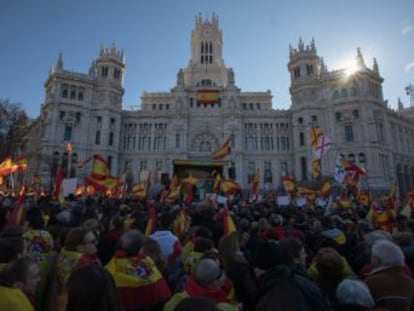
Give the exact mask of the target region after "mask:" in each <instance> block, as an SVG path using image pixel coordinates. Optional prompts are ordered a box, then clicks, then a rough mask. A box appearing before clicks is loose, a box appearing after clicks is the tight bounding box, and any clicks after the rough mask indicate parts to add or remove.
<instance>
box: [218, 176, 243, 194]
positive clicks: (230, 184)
mask: <svg viewBox="0 0 414 311" xmlns="http://www.w3.org/2000/svg"><path fill="white" fill-rule="evenodd" d="M221 190H223V192H224V193H225V194H231V193H233V192H236V191H242V188H241V186H240V184H239V183H238V182H237V181H235V180H233V179H225V180H223V181H222V183H221Z"/></svg>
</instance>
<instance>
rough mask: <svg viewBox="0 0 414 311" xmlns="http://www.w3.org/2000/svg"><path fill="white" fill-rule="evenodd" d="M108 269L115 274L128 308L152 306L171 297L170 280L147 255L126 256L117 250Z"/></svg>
mask: <svg viewBox="0 0 414 311" xmlns="http://www.w3.org/2000/svg"><path fill="white" fill-rule="evenodd" d="M105 269H106V270H108V271H109V272H110V273H111V275H112V276H113V278H114V281H115V285H116V288H117V289H118V293H119V296H120V300H121V301H122V305H123V309H124V310H144V309H148V308H149V307H150V306H154V305H155V304H157V303H160V302H161V301H167V300H168V299H169V298H170V297H171V291H170V289H169V287H168V284H167V282H166V280H165V279H164V278H163V276H162V274H161V272H160V271H159V270H158V269H157V266H156V265H155V263H154V261H153V260H152V259H151V258H150V257H149V256H147V255H144V254H139V255H136V256H133V257H126V256H123V255H122V254H119V253H115V256H114V257H113V258H112V259H111V261H110V262H109V263H108V264H107V265H106V266H105ZM137 288H139V289H138V293H139V294H138V295H137Z"/></svg>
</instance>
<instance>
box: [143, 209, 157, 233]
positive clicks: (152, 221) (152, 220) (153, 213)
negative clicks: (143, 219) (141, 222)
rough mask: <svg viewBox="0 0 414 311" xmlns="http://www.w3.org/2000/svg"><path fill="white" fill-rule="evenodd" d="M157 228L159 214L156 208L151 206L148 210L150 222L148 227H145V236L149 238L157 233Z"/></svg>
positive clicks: (148, 221)
mask: <svg viewBox="0 0 414 311" xmlns="http://www.w3.org/2000/svg"><path fill="white" fill-rule="evenodd" d="M156 226H157V212H156V210H155V206H150V207H149V208H148V220H147V226H146V227H145V236H149V235H150V234H152V233H153V232H154V231H155V228H156Z"/></svg>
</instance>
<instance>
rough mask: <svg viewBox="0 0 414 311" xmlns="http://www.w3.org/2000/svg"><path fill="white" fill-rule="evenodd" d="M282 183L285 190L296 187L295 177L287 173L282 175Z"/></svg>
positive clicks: (290, 190) (289, 190)
mask: <svg viewBox="0 0 414 311" xmlns="http://www.w3.org/2000/svg"><path fill="white" fill-rule="evenodd" d="M282 185H283V188H284V189H285V191H286V192H293V191H294V190H295V188H296V183H295V179H294V178H293V177H292V176H289V175H285V176H283V177H282Z"/></svg>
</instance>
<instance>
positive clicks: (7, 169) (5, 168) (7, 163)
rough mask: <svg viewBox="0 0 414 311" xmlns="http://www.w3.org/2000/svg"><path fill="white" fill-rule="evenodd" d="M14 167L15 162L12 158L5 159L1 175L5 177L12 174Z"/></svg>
mask: <svg viewBox="0 0 414 311" xmlns="http://www.w3.org/2000/svg"><path fill="white" fill-rule="evenodd" d="M12 166H13V161H12V159H11V157H7V158H6V159H4V161H3V162H1V163H0V175H2V176H4V175H8V174H10V172H11V169H12Z"/></svg>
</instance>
